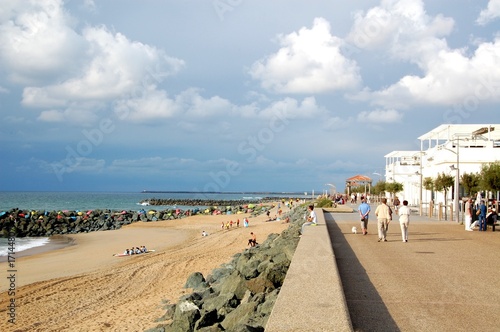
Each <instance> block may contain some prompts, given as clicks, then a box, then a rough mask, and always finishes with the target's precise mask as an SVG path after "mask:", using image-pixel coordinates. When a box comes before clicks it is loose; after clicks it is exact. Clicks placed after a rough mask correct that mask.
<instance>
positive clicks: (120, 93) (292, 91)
mask: <svg viewBox="0 0 500 332" xmlns="http://www.w3.org/2000/svg"><path fill="white" fill-rule="evenodd" d="M499 23H500V0H489V1H488V0H446V1H445V0H443V1H430V0H429V1H421V0H378V1H375V0H358V1H340V0H336V1H332V0H328V1H327V0H310V1H307V2H306V1H296V0H273V1H262V0H252V1H248V0H206V1H201V0H197V1H195V0H182V1H180V0H177V1H173V0H161V1H160V0H150V1H135V0H134V1H132V0H106V1H104V0H102V1H97V0H94V1H92V0H85V1H76V0H73V1H59V0H33V1H28V0H23V1H18V0H0V119H1V120H0V121H1V122H0V123H1V125H0V154H1V159H0V191H127V192H136V191H142V190H166V191H170V190H173V191H176V190H182V191H203V192H207V191H227V192H234V191H273V192H281V191H298V192H302V191H307V192H312V191H313V190H314V191H315V192H316V193H318V192H323V191H325V190H329V189H331V188H333V186H335V187H336V189H337V190H338V191H343V190H344V187H345V180H346V179H347V178H349V177H351V176H354V175H357V174H361V175H366V176H369V177H372V178H373V179H374V181H377V180H379V179H380V177H379V176H378V175H377V174H383V173H384V167H385V158H384V155H386V154H388V153H390V152H391V151H395V150H419V149H420V142H419V140H418V137H419V136H420V135H423V134H425V133H427V132H429V131H430V130H432V129H434V128H435V127H437V126H439V125H441V124H447V123H449V124H460V123H463V124H466V123H471V124H475V123H477V124H481V123H494V122H498V120H499V119H500V115H499V114H500V113H499V109H498V106H499V105H500V24H499ZM374 173H375V174H374Z"/></svg>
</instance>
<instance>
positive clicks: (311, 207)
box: [300, 205, 317, 234]
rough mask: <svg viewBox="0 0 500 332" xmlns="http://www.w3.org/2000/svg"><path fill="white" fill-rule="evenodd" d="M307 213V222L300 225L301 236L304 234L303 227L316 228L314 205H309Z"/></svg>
mask: <svg viewBox="0 0 500 332" xmlns="http://www.w3.org/2000/svg"><path fill="white" fill-rule="evenodd" d="M307 211H309V217H307V222H305V223H304V224H303V225H302V229H301V231H300V233H301V234H304V227H305V226H316V225H317V218H316V212H315V211H314V205H309V206H308V207H307Z"/></svg>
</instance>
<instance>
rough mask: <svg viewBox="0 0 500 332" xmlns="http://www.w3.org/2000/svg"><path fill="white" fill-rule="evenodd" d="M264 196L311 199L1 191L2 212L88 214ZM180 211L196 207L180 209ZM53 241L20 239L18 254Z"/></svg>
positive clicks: (2, 245)
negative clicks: (166, 202) (161, 202)
mask: <svg viewBox="0 0 500 332" xmlns="http://www.w3.org/2000/svg"><path fill="white" fill-rule="evenodd" d="M262 197H297V198H304V197H307V196H305V195H304V193H296V192H294V193H276V192H273V193H270V192H225V193H222V192H220V193H203V192H200V193H196V192H0V213H1V212H2V211H9V210H11V209H13V208H19V209H21V210H45V211H63V210H70V211H76V210H81V211H86V210H98V209H99V210H103V209H109V210H117V211H123V210H126V211H137V210H140V209H145V210H148V209H167V208H170V207H171V206H142V205H140V202H141V201H143V200H147V199H151V198H157V199H169V198H173V199H213V200H240V199H256V200H257V199H259V198H262ZM176 207H178V208H180V209H185V208H192V207H183V206H176ZM7 242H8V241H7V239H6V238H0V256H6V255H7V250H8V243H7ZM48 242H49V239H48V238H46V237H44V238H16V248H15V251H16V252H20V251H23V250H27V249H30V248H34V247H38V246H42V245H45V244H47V243H48Z"/></svg>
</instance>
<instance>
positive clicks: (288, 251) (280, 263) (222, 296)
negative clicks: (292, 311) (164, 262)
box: [147, 207, 305, 332]
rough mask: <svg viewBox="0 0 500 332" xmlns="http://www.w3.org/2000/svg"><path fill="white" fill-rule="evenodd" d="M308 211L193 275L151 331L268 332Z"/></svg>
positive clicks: (294, 213)
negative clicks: (218, 264) (210, 268)
mask: <svg viewBox="0 0 500 332" xmlns="http://www.w3.org/2000/svg"><path fill="white" fill-rule="evenodd" d="M304 213H305V207H297V208H295V209H294V210H292V211H291V212H290V213H289V214H288V216H289V217H290V226H289V227H288V228H287V229H286V230H285V231H283V232H282V233H281V234H271V235H269V236H268V238H267V239H266V241H265V242H264V243H262V244H260V245H258V246H256V247H252V248H249V249H246V250H245V251H243V252H241V253H238V254H236V255H235V256H233V259H232V260H231V261H230V262H229V263H227V264H225V265H223V266H221V267H219V268H217V269H215V270H213V271H212V272H211V274H210V275H208V276H207V277H205V276H203V274H202V273H200V272H194V273H193V274H191V275H190V276H189V278H188V280H187V282H186V284H185V287H186V288H190V289H192V290H193V292H192V293H191V294H188V295H185V296H182V297H181V298H180V299H179V300H178V302H177V303H176V304H170V303H167V304H166V305H165V307H164V309H165V314H164V316H163V317H161V318H159V319H158V321H159V322H162V321H165V322H168V323H165V324H159V325H158V326H157V327H156V328H153V329H150V330H148V331H147V332H177V331H179V332H181V331H182V332H186V331H205V332H208V331H210V332H218V331H238V332H244V331H248V332H255V331H264V328H265V326H266V323H267V320H268V318H269V315H270V314H271V310H272V308H273V305H274V303H275V301H276V299H277V297H278V294H279V291H280V289H281V286H282V284H283V281H284V279H285V276H286V273H287V271H288V268H289V266H290V263H291V260H292V257H293V254H294V252H295V249H296V248H297V244H298V242H299V230H300V225H301V224H302V223H303V222H304V219H303V216H304Z"/></svg>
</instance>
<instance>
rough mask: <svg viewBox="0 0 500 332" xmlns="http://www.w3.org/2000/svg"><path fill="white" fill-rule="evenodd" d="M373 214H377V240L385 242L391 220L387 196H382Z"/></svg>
mask: <svg viewBox="0 0 500 332" xmlns="http://www.w3.org/2000/svg"><path fill="white" fill-rule="evenodd" d="M375 215H376V216H377V228H378V242H380V241H384V242H387V238H386V237H387V229H388V228H389V224H390V222H391V220H392V210H391V208H390V207H389V206H388V205H387V198H382V201H381V203H380V204H379V205H378V206H377V209H376V210H375Z"/></svg>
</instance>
